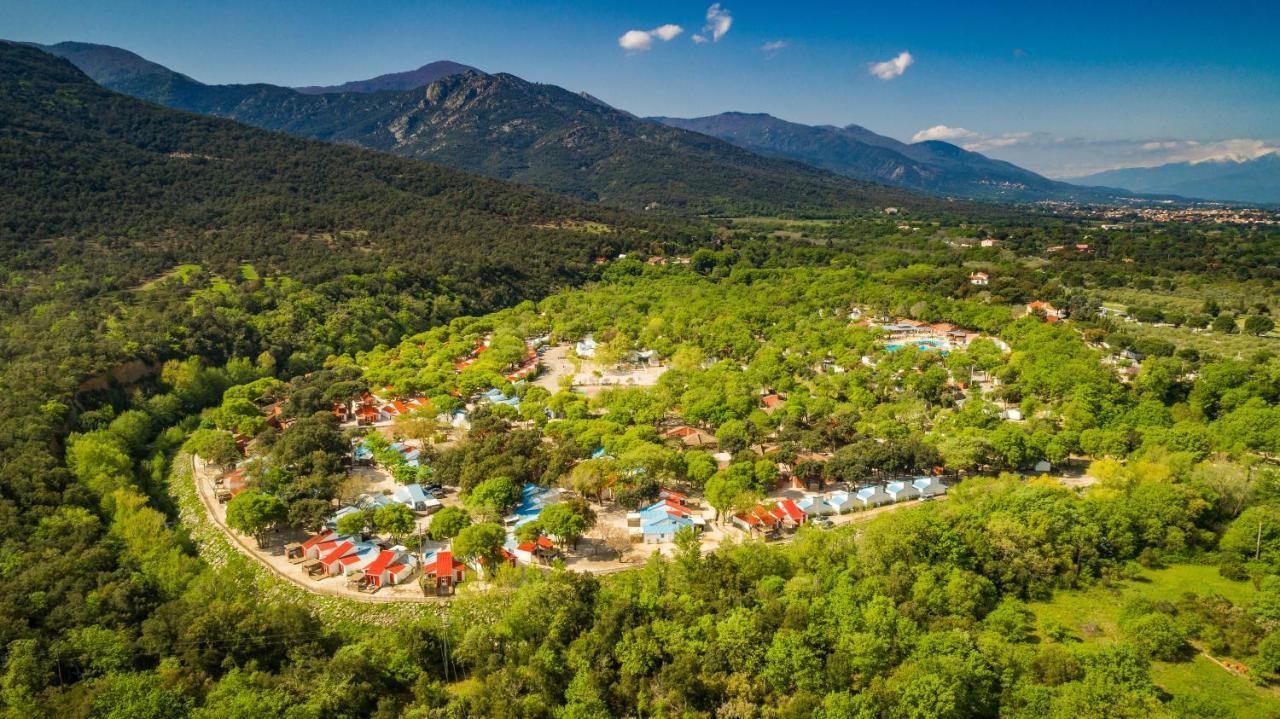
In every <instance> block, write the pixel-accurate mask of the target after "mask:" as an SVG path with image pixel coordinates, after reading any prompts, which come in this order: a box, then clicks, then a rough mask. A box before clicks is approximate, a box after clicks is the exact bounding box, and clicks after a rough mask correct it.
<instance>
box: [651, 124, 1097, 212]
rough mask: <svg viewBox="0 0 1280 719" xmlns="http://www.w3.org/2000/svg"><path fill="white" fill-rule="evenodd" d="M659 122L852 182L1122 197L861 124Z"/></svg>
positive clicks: (1010, 195)
mask: <svg viewBox="0 0 1280 719" xmlns="http://www.w3.org/2000/svg"><path fill="white" fill-rule="evenodd" d="M650 119H652V120H654V121H656V122H661V123H664V124H668V125H672V126H674V127H680V128H683V129H686V130H692V131H694V132H702V133H703V134H707V135H710V136H712V137H717V138H719V139H722V140H725V141H726V142H730V143H733V144H735V145H738V146H739V147H743V148H745V149H748V150H751V151H753V152H758V153H761V154H765V155H770V156H774V157H783V158H787V159H791V160H796V161H799V162H804V163H807V164H810V165H813V166H815V167H819V168H822V169H824V170H829V171H831V172H834V173H837V174H841V175H844V176H847V177H852V178H855V179H860V180H864V181H871V182H884V183H887V184H892V185H895V186H900V187H904V188H907V189H911V190H916V191H921V192H929V193H931V194H937V195H944V196H961V197H968V198H977V199H993V200H1014V201H1026V200H1039V199H1094V200H1097V199H1103V198H1110V197H1111V196H1113V195H1115V194H1116V192H1117V191H1116V190H1113V189H1110V188H1101V187H1085V186H1078V185H1073V184H1070V183H1066V182H1060V181H1057V180H1051V179H1049V178H1047V177H1044V176H1042V175H1039V174H1036V173H1034V172H1032V171H1030V170H1026V169H1024V168H1021V167H1018V166H1017V165H1014V164H1012V163H1009V162H1005V161H1003V160H996V159H993V158H989V157H986V156H985V155H982V154H979V153H976V152H972V151H969V150H965V149H964V148H961V147H958V146H956V145H953V144H951V143H947V142H941V141H937V140H931V141H925V142H917V143H904V142H901V141H898V140H895V139H893V138H891V137H886V136H884V135H879V134H877V133H875V132H872V131H871V130H868V129H867V128H865V127H862V126H860V125H853V124H851V125H846V126H844V127H837V126H835V125H804V124H801V123H796V122H790V121H787V120H783V119H781V118H778V117H774V116H773V115H769V114H767V113H745V112H723V113H719V114H717V115H709V116H705V117H698V118H675V117H654V118H650Z"/></svg>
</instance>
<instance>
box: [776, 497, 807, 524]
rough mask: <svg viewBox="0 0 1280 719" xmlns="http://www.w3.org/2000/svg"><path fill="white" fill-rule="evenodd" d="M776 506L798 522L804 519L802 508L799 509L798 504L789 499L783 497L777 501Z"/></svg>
mask: <svg viewBox="0 0 1280 719" xmlns="http://www.w3.org/2000/svg"><path fill="white" fill-rule="evenodd" d="M778 508H779V509H781V510H782V511H783V512H785V513H786V514H787V515H788V516H790V517H791V518H792V519H794V520H796V521H798V522H799V521H803V520H804V516H805V515H804V510H803V509H800V506H799V505H797V504H796V503H795V502H793V501H791V500H790V499H784V500H782V501H781V502H778Z"/></svg>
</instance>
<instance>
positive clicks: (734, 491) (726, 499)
mask: <svg viewBox="0 0 1280 719" xmlns="http://www.w3.org/2000/svg"><path fill="white" fill-rule="evenodd" d="M744 495H751V496H755V468H754V467H753V466H752V465H751V464H748V463H745V462H743V463H739V464H734V465H730V466H729V468H728V469H725V470H723V471H720V472H716V474H715V476H713V477H712V478H711V479H709V480H707V488H706V498H707V504H710V505H711V507H712V508H713V509H715V510H716V519H721V518H722V517H723V515H724V514H726V513H727V512H729V510H730V509H733V508H734V507H735V506H737V505H739V504H741V503H742V502H741V500H742V497H743V496H744Z"/></svg>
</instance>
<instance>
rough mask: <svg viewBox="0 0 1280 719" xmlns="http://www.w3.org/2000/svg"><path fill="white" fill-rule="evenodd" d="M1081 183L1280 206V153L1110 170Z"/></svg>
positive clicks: (1085, 179) (1084, 179)
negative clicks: (1246, 157) (1235, 159)
mask: <svg viewBox="0 0 1280 719" xmlns="http://www.w3.org/2000/svg"><path fill="white" fill-rule="evenodd" d="M1076 179H1077V180H1078V181H1079V182H1090V183H1094V182H1096V183H1099V184H1107V185H1111V186H1114V187H1123V188H1126V189H1129V190H1133V191H1134V192H1153V193H1167V194H1175V195H1185V196H1188V197H1202V198H1204V199H1206V200H1222V201H1225V202H1257V203H1264V204H1280V153H1277V152H1272V153H1271V154H1268V155H1263V156H1262V157H1258V158H1255V159H1253V160H1245V161H1243V162H1235V161H1233V160H1220V161H1219V160H1209V161H1206V162H1196V163H1191V162H1176V163H1171V164H1168V165H1160V166H1158V167H1129V168H1123V169H1119V170H1108V171H1106V172H1099V173H1097V174H1094V175H1089V176H1087V177H1081V178H1076Z"/></svg>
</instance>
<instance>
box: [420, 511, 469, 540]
mask: <svg viewBox="0 0 1280 719" xmlns="http://www.w3.org/2000/svg"><path fill="white" fill-rule="evenodd" d="M469 526H471V515H470V514H468V513H467V510H465V509H463V508H462V507H455V506H450V507H444V508H442V509H441V510H440V511H438V512H436V513H435V514H433V515H432V516H431V524H430V526H429V527H428V528H427V531H428V532H429V533H430V534H431V538H432V539H434V540H436V541H437V542H439V541H442V540H445V539H453V538H454V537H456V536H458V533H459V532H461V531H462V530H464V529H466V528H467V527H469Z"/></svg>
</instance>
